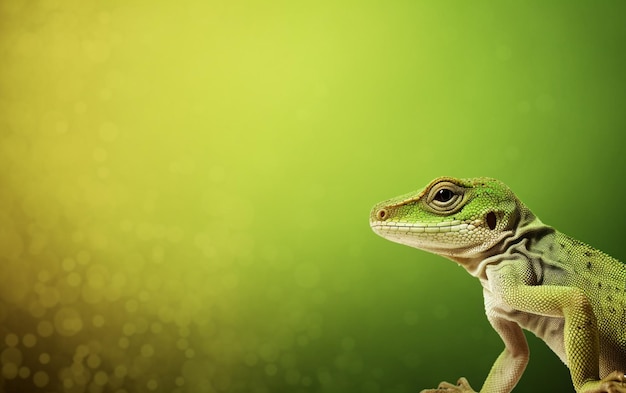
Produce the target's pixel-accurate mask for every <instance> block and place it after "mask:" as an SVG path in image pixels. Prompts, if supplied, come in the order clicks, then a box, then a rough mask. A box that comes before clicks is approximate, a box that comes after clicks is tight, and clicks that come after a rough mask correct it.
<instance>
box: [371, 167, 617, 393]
mask: <svg viewBox="0 0 626 393" xmlns="http://www.w3.org/2000/svg"><path fill="white" fill-rule="evenodd" d="M370 227H371V228H372V230H373V231H374V232H375V233H376V234H378V235H380V236H382V237H383V238H386V239H388V240H391V241H393V242H396V243H400V244H404V245H408V246H411V247H415V248H418V249H421V250H425V251H428V252H431V253H434V254H437V255H440V256H443V257H445V258H447V259H450V260H452V261H454V262H456V263H457V264H459V265H460V266H462V267H463V268H465V269H466V270H467V272H469V274H471V275H472V276H474V277H476V278H478V279H479V281H480V283H481V284H482V290H483V297H484V306H485V313H486V315H487V319H488V321H489V322H490V324H491V326H492V327H493V328H494V330H495V331H496V332H497V333H498V334H499V336H500V337H501V339H502V341H503V342H504V350H503V351H502V353H501V354H500V355H499V356H498V357H497V359H496V360H495V362H494V363H493V366H492V367H491V370H490V372H489V374H488V376H487V378H486V379H485V381H484V383H483V386H482V389H481V390H480V392H481V393H507V392H510V391H512V390H513V388H514V387H515V385H516V384H517V383H518V381H519V380H520V378H521V377H522V374H523V373H524V370H525V368H526V366H527V364H528V361H529V348H528V344H527V341H526V338H525V336H524V333H523V330H522V329H525V330H528V331H531V332H533V333H534V334H535V335H536V336H537V337H539V338H540V339H542V340H543V341H544V342H545V343H546V344H547V345H548V347H549V348H550V349H551V350H552V351H553V352H554V353H555V354H556V355H557V356H558V357H559V358H560V359H561V360H562V361H563V363H565V365H566V366H567V367H568V368H569V371H570V375H571V382H572V384H573V386H574V389H575V390H576V392H577V393H603V392H607V393H608V392H616V393H623V392H626V375H624V371H626V304H625V303H626V265H625V264H623V263H622V262H620V261H619V260H617V259H615V258H612V257H610V256H609V255H607V254H606V253H604V252H602V251H600V250H597V249H595V248H592V247H591V246H589V245H587V244H585V243H583V242H580V241H578V240H575V239H573V238H571V237H569V236H567V235H565V234H563V233H561V232H559V231H557V230H556V229H555V228H553V227H551V226H549V225H546V224H544V223H543V222H541V220H539V218H538V217H537V216H535V215H534V214H533V213H532V212H531V211H530V209H528V208H527V207H526V205H524V204H523V203H522V202H521V201H520V200H519V199H518V198H517V197H516V196H515V194H514V193H513V192H512V191H511V189H510V188H509V187H508V186H506V185H505V184H504V183H503V182H501V181H499V180H496V179H492V178H487V177H478V178H468V179H457V178H453V177H439V178H436V179H435V180H433V181H432V182H431V183H430V184H428V185H427V186H426V187H424V188H423V189H421V190H419V191H416V192H413V193H409V194H405V195H401V196H399V197H396V198H392V199H389V200H386V201H383V202H380V203H378V204H376V205H375V206H374V207H373V208H372V210H371V212H370ZM435 392H458V393H470V392H475V391H474V390H473V389H472V387H471V385H470V384H469V382H468V381H467V379H466V378H460V379H459V380H458V381H457V383H456V384H452V383H448V382H441V383H440V384H439V386H438V387H437V388H436V389H426V390H423V391H422V393H435Z"/></svg>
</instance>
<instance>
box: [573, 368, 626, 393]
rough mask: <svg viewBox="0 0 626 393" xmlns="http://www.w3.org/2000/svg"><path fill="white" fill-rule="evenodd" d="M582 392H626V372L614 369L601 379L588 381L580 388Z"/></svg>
mask: <svg viewBox="0 0 626 393" xmlns="http://www.w3.org/2000/svg"><path fill="white" fill-rule="evenodd" d="M580 392H581V393H626V374H624V372H622V371H613V372H612V373H610V374H609V375H607V376H606V377H604V378H602V379H601V380H599V381H588V382H585V384H584V385H583V386H582V388H581V389H580Z"/></svg>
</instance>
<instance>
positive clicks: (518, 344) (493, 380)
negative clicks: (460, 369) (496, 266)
mask: <svg viewBox="0 0 626 393" xmlns="http://www.w3.org/2000/svg"><path fill="white" fill-rule="evenodd" d="M487 299H488V297H485V301H487ZM487 317H488V318H489V322H490V323H491V326H493V328H494V329H495V330H496V332H498V334H499V335H500V337H501V338H502V341H504V351H502V353H501V354H500V356H498V358H497V359H496V361H495V362H494V364H493V366H492V367H491V371H490V372H489V375H488V376H487V379H486V380H485V383H484V384H483V387H482V389H481V390H480V391H481V392H485V393H509V392H510V391H511V390H513V387H515V385H516V384H517V382H518V381H519V379H520V377H521V376H522V374H523V373H524V370H525V369H526V365H527V364H528V344H527V342H526V337H524V333H523V331H522V329H521V328H520V327H519V325H518V324H517V323H515V322H512V321H509V320H506V319H504V318H500V317H499V316H497V315H496V314H495V313H492V312H489V310H488V314H487ZM443 392H448V393H451V392H456V393H475V392H474V390H473V389H472V388H471V386H470V385H469V383H468V382H467V380H466V379H465V378H461V379H459V381H458V382H457V384H456V385H453V384H450V383H448V382H442V383H440V384H439V387H438V388H437V389H427V390H422V392H421V393H443Z"/></svg>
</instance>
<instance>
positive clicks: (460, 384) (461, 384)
mask: <svg viewBox="0 0 626 393" xmlns="http://www.w3.org/2000/svg"><path fill="white" fill-rule="evenodd" d="M420 393H476V391H474V389H472V387H471V386H470V384H469V382H467V379H466V378H463V377H461V378H459V380H458V381H457V383H456V385H453V384H451V383H449V382H441V383H440V384H439V386H437V389H425V390H422V391H421V392H420ZM620 393H621V392H620ZM625 393H626V392H625Z"/></svg>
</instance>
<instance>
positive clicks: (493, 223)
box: [485, 212, 496, 231]
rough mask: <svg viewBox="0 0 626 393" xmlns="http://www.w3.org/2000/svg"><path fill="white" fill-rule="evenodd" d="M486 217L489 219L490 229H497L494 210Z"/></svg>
mask: <svg viewBox="0 0 626 393" xmlns="http://www.w3.org/2000/svg"><path fill="white" fill-rule="evenodd" d="M485 219H486V221H487V226H489V229H491V230H492V231H493V230H494V229H496V213H494V212H489V213H487V216H486V217H485Z"/></svg>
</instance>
